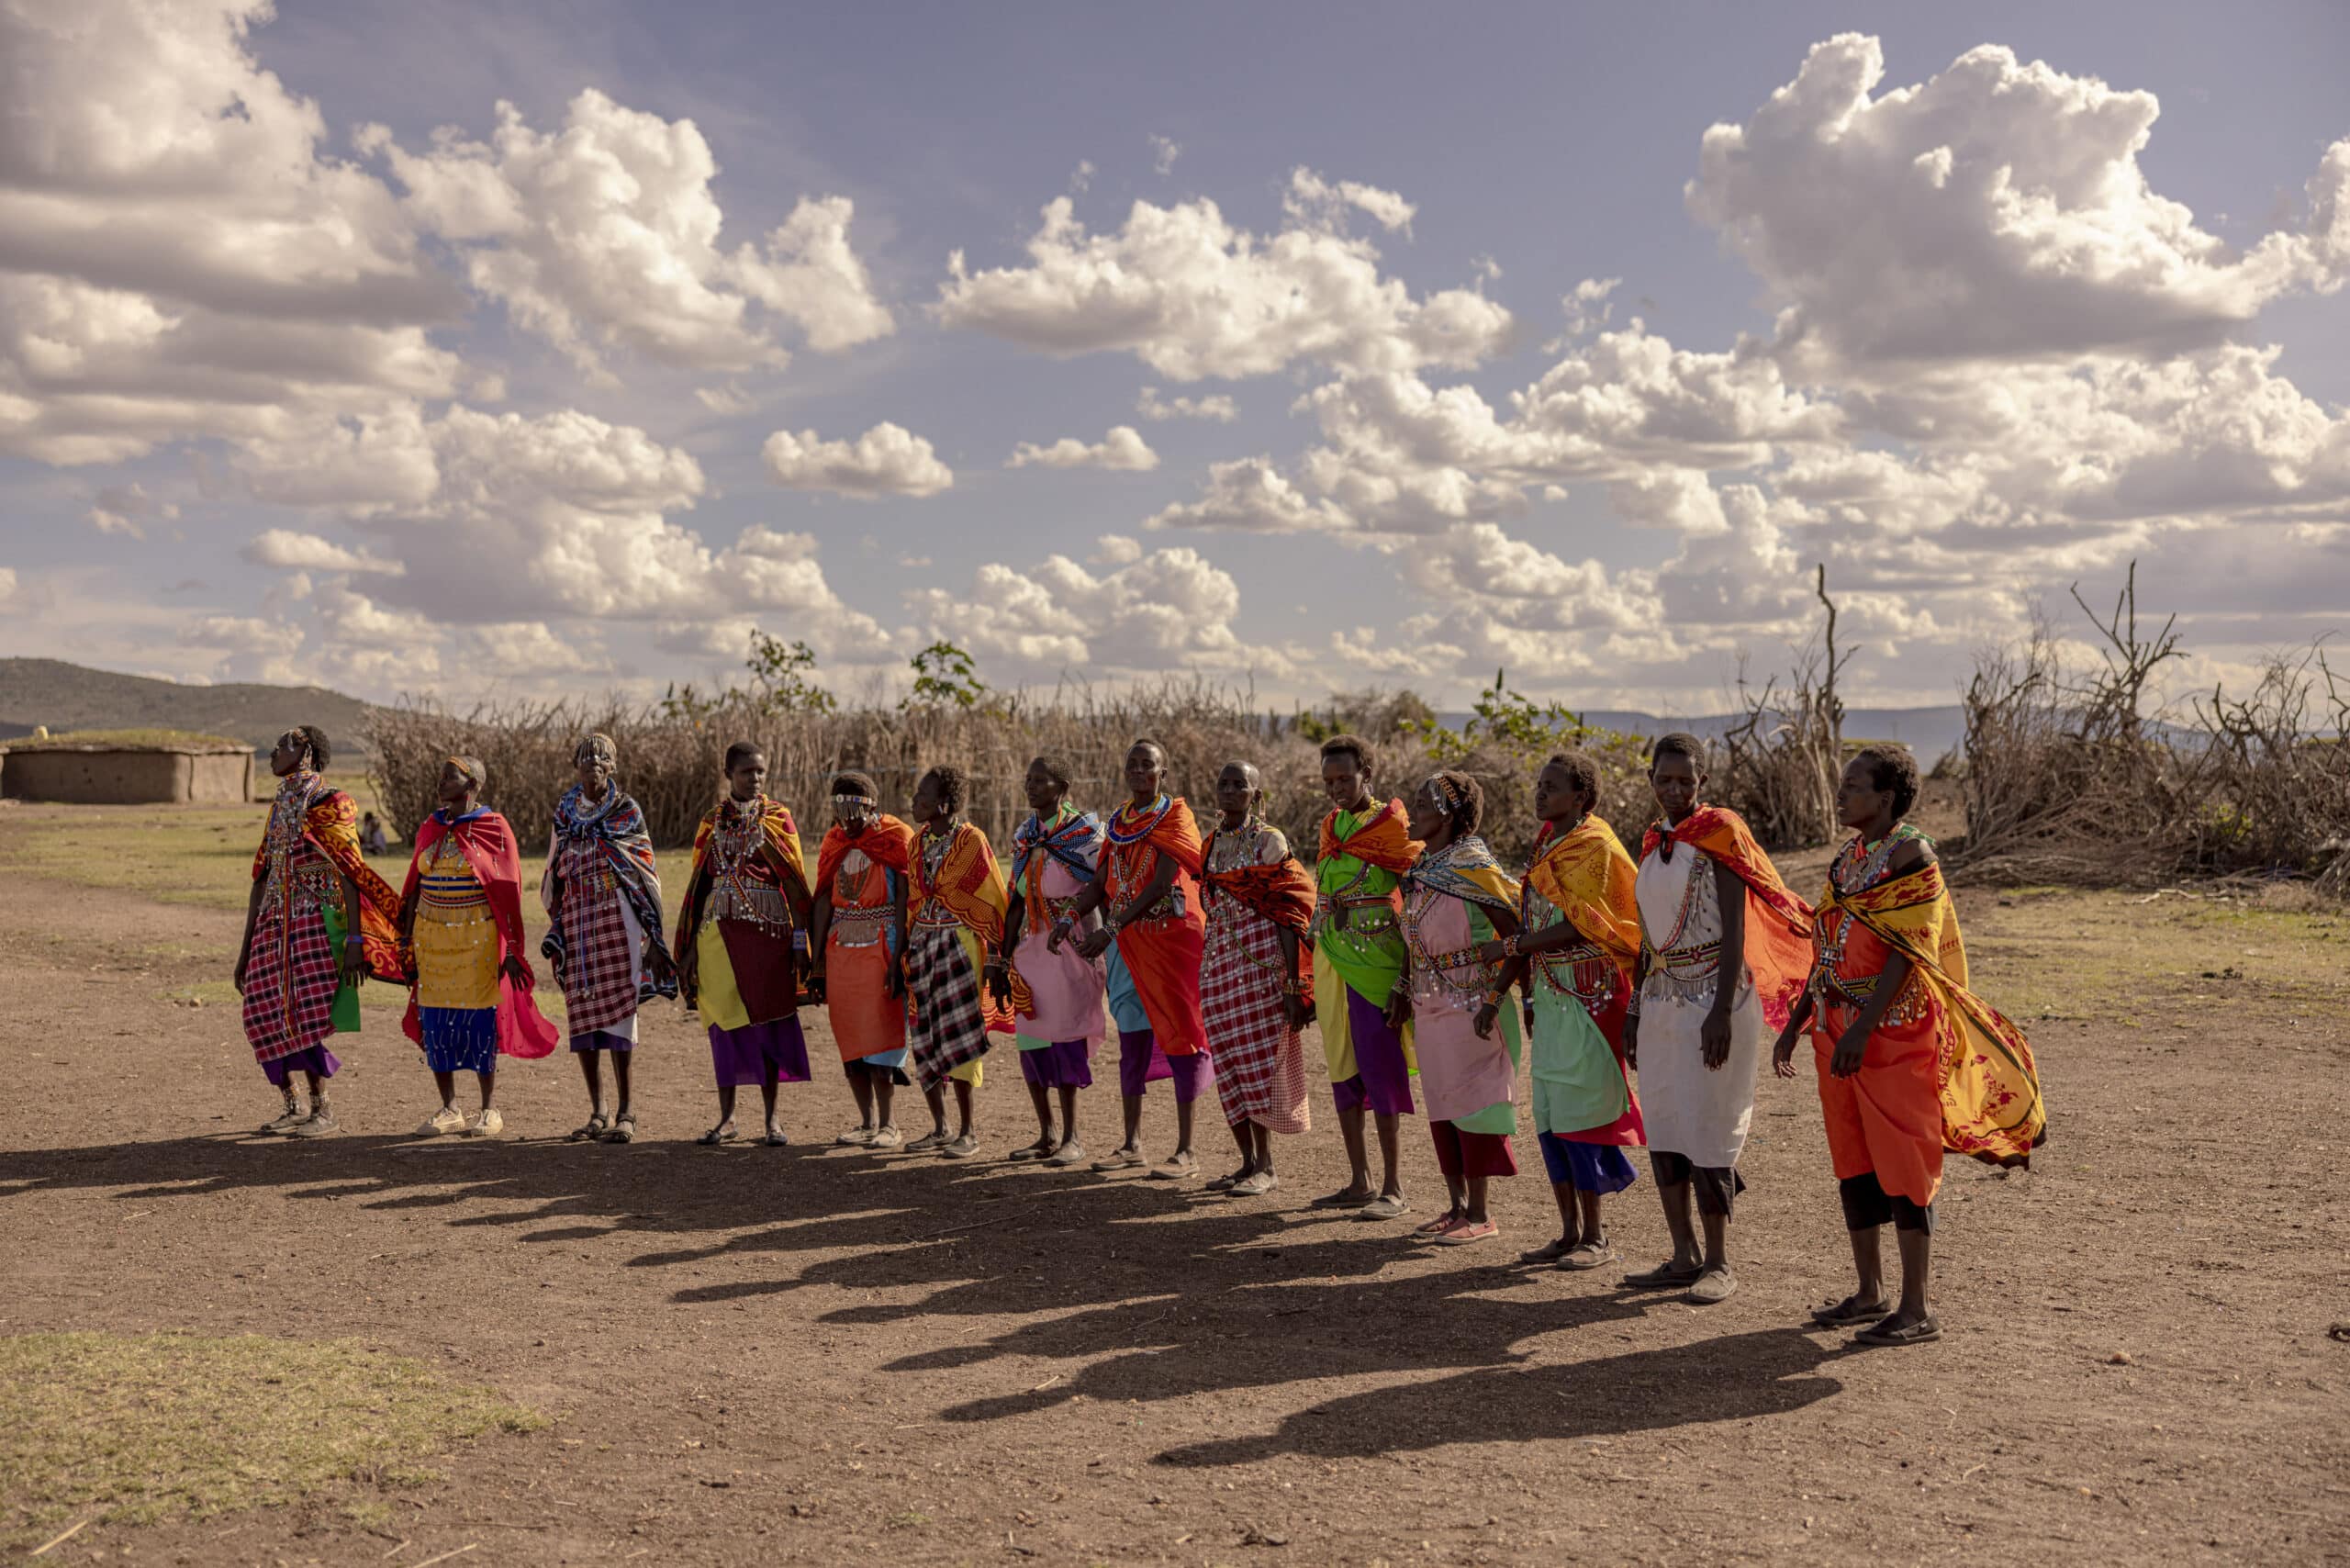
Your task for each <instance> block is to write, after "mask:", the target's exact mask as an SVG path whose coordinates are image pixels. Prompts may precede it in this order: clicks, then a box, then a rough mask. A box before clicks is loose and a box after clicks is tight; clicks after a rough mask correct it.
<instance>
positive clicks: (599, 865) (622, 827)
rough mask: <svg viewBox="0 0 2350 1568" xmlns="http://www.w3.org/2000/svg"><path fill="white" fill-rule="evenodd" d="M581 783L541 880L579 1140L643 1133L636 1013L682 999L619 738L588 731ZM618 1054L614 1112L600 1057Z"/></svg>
mask: <svg viewBox="0 0 2350 1568" xmlns="http://www.w3.org/2000/svg"><path fill="white" fill-rule="evenodd" d="M571 763H572V767H574V768H575V769H576V771H577V773H578V775H579V782H578V783H576V784H575V785H573V786H572V787H571V788H570V789H568V790H565V791H564V792H563V799H561V800H560V801H556V802H555V807H554V831H553V832H552V833H550V834H548V835H547V868H546V873H545V875H544V876H543V877H541V878H540V879H539V902H541V903H542V904H543V905H545V906H546V912H547V934H546V935H545V936H543V937H542V938H541V939H540V941H539V952H540V953H541V954H542V955H543V957H544V958H546V960H547V961H548V962H549V963H551V964H553V965H554V972H555V978H556V979H558V980H561V981H562V982H563V1004H564V1013H565V1023H566V1024H567V1025H569V1027H570V1030H571V1050H572V1054H573V1055H575V1056H576V1057H577V1058H579V1070H580V1075H581V1076H582V1077H584V1078H585V1079H586V1080H587V1081H588V1120H587V1122H586V1123H585V1124H584V1125H583V1126H579V1127H578V1128H576V1130H574V1131H573V1133H572V1135H571V1137H572V1141H574V1142H586V1141H588V1140H590V1139H594V1138H602V1139H604V1140H605V1141H607V1142H609V1143H627V1142H629V1141H630V1140H631V1139H632V1138H634V1137H636V1103H635V1102H634V1101H633V1100H632V1099H631V1098H630V1096H629V1065H630V1062H631V1060H632V1053H633V1052H634V1050H635V1048H636V1010H637V1008H638V1006H639V1005H640V1004H642V1003H643V1002H649V1001H651V1000H652V999H653V998H654V997H656V996H675V995H677V965H676V964H675V963H674V962H672V961H671V959H670V958H669V945H668V941H667V939H666V935H665V933H666V930H667V924H666V922H665V921H664V920H663V919H662V917H661V877H660V873H659V872H658V871H657V870H655V867H654V861H653V838H652V835H651V834H647V833H646V832H645V830H644V813H643V812H642V811H640V810H638V809H637V804H636V802H635V801H632V800H631V799H630V798H629V796H628V795H627V794H626V793H625V792H624V791H623V790H621V787H620V784H619V782H618V781H617V780H616V779H614V778H613V777H612V774H613V772H614V770H615V769H617V768H618V767H619V766H620V751H619V748H618V747H616V746H614V745H612V739H611V737H610V735H601V734H597V735H589V736H588V738H587V739H585V740H583V741H581V742H580V743H579V745H578V746H577V747H576V748H575V749H574V751H573V752H572V756H571ZM603 1051H609V1052H610V1053H611V1058H612V1088H613V1092H615V1094H616V1095H617V1096H618V1098H619V1104H618V1106H617V1108H616V1113H615V1114H614V1115H613V1116H612V1117H610V1118H609V1119H608V1118H607V1117H606V1116H605V1114H604V1075H603V1070H602V1068H601V1067H600V1065H599V1063H600V1061H601V1059H602V1058H600V1057H599V1055H598V1053H599V1052H603Z"/></svg>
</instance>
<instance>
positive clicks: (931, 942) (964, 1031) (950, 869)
mask: <svg viewBox="0 0 2350 1568" xmlns="http://www.w3.org/2000/svg"><path fill="white" fill-rule="evenodd" d="M968 789H969V782H968V779H967V778H965V777H964V774H963V770H962V769H961V768H959V767H945V766H941V767H934V768H932V769H931V770H930V771H929V772H927V773H925V774H923V776H922V779H921V781H920V782H919V783H917V784H916V785H915V786H914V820H915V821H916V822H918V823H921V824H922V837H921V839H920V840H919V841H918V842H917V843H916V844H915V846H914V854H913V868H912V875H911V876H910V877H909V878H908V880H909V882H910V883H911V884H912V885H911V886H910V887H909V888H908V890H907V894H906V909H905V911H904V912H903V913H902V914H901V918H902V919H905V920H907V921H909V922H910V923H911V924H912V931H911V933H909V934H902V935H903V936H904V939H903V941H902V942H901V951H902V952H903V953H904V954H905V960H904V964H905V985H904V989H905V993H906V997H907V999H908V1001H909V1002H910V1003H911V1005H912V1012H913V1025H912V1029H911V1030H910V1032H909V1033H910V1035H911V1040H910V1044H911V1045H912V1050H913V1062H914V1081H915V1082H917V1083H919V1084H920V1085H922V1093H923V1100H924V1101H925V1102H927V1103H928V1104H929V1106H930V1120H931V1129H930V1131H929V1132H927V1133H925V1134H923V1136H922V1137H918V1138H916V1139H914V1141H913V1142H912V1143H910V1144H908V1145H906V1152H907V1153H909V1154H912V1153H917V1152H920V1151H923V1150H926V1149H935V1150H936V1151H937V1152H938V1154H939V1155H940V1156H941V1158H943V1159H969V1158H970V1157H971V1156H972V1155H974V1154H977V1153H978V1152H979V1134H978V1132H977V1131H976V1130H975V1129H974V1128H973V1126H972V1123H971V1109H972V1103H973V1099H974V1096H975V1094H976V1092H977V1091H978V1089H979V1082H980V1073H981V1069H982V1063H981V1061H980V1058H982V1057H984V1056H986V1055H987V1050H988V1046H989V1045H990V1041H989V1039H988V1036H989V1035H990V1033H995V1034H1003V1035H1009V1034H1011V1033H1012V1014H1011V1013H1010V1012H1009V1011H1007V1010H1006V1009H1004V1008H1003V1007H1002V1006H1001V1005H999V1006H997V1007H994V1008H992V1009H991V1008H990V1007H989V1006H988V1004H987V1002H986V1001H985V1000H984V998H983V997H982V996H981V995H980V989H979V971H980V970H981V969H984V968H985V967H986V964H987V955H988V952H989V950H990V949H991V948H993V947H995V946H997V945H999V944H1000V943H1002V940H1003V917H1004V913H1005V908H1006V906H1007V904H1008V903H1009V902H1010V897H1009V894H1008V893H1007V891H1006V890H1005V888H1004V882H1003V870H1002V868H1001V867H999V866H998V865H997V864H996V861H995V850H994V849H993V848H992V847H991V846H990V845H989V844H988V835H987V834H984V833H982V832H980V831H979V828H978V826H977V825H976V824H974V823H967V822H962V821H959V820H958V818H959V817H960V815H961V812H962V810H963V801H964V797H965V794H966V792H967V791H968ZM948 1081H952V1082H953V1083H954V1085H955V1112H956V1117H957V1125H956V1129H955V1132H954V1133H953V1135H952V1136H950V1135H949V1134H948V1133H947V1131H946V1090H945V1088H944V1087H943V1086H944V1085H945V1084H946V1083H947V1082H948Z"/></svg>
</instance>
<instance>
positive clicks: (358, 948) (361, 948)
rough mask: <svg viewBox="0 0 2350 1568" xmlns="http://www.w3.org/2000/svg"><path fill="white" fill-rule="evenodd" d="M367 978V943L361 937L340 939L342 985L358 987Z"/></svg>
mask: <svg viewBox="0 0 2350 1568" xmlns="http://www.w3.org/2000/svg"><path fill="white" fill-rule="evenodd" d="M366 978H367V941H366V938H364V937H362V936H346V937H344V938H343V939H342V983H343V984H345V985H358V984H360V983H361V982H363V981H364V980H366Z"/></svg>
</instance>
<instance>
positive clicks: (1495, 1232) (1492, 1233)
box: [1437, 1219, 1502, 1247]
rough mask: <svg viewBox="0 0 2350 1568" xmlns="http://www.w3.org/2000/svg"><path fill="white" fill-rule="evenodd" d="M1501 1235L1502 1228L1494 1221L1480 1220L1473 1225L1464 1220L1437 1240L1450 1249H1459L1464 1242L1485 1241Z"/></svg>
mask: <svg viewBox="0 0 2350 1568" xmlns="http://www.w3.org/2000/svg"><path fill="white" fill-rule="evenodd" d="M1501 1233H1502V1227H1501V1226H1497V1225H1495V1224H1494V1222H1493V1221H1492V1220H1489V1219H1483V1220H1478V1221H1476V1222H1474V1223H1473V1224H1472V1222H1470V1221H1468V1220H1465V1219H1464V1220H1462V1221H1461V1222H1460V1224H1459V1225H1457V1226H1453V1227H1452V1228H1451V1229H1450V1230H1448V1231H1446V1232H1445V1233H1444V1234H1443V1235H1442V1236H1439V1237H1438V1238H1437V1239H1438V1241H1441V1242H1443V1243H1444V1244H1445V1245H1447V1246H1449V1247H1457V1246H1459V1245H1460V1243H1462V1242H1464V1241H1483V1240H1486V1239H1488V1238H1492V1237H1496V1236H1499V1235H1500V1234H1501Z"/></svg>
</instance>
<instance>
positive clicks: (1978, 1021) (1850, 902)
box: [1819, 865, 2048, 1165]
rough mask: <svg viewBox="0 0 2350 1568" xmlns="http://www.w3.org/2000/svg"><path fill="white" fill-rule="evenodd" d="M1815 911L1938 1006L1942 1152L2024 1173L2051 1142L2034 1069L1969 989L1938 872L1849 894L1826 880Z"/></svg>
mask: <svg viewBox="0 0 2350 1568" xmlns="http://www.w3.org/2000/svg"><path fill="white" fill-rule="evenodd" d="M1819 908H1820V909H1821V910H1822V911H1823V912H1824V911H1827V910H1830V909H1841V910H1842V911H1843V912H1844V913H1845V914H1846V915H1847V916H1848V917H1849V918H1851V919H1852V920H1855V921H1858V922H1859V923H1860V924H1862V925H1863V926H1864V927H1866V928H1867V929H1868V930H1869V931H1870V932H1872V933H1873V934H1874V935H1875V936H1876V938H1877V940H1878V941H1880V942H1883V943H1884V944H1885V945H1886V946H1887V947H1889V948H1891V949H1892V950H1893V951H1895V952H1897V953H1899V954H1901V955H1902V956H1903V957H1905V958H1908V960H1909V962H1910V963H1911V965H1912V966H1913V969H1912V973H1913V974H1914V976H1915V977H1916V978H1915V980H1913V981H1912V983H1914V984H1918V985H1922V986H1925V987H1927V988H1928V989H1929V990H1930V991H1931V992H1932V993H1933V997H1934V1000H1935V1001H1937V1002H1941V1003H1942V1008H1941V1019H1942V1022H1941V1026H1940V1046H1941V1050H1940V1062H1939V1068H1938V1073H1937V1076H1938V1077H1939V1078H1940V1080H1941V1083H1942V1143H1943V1145H1944V1147H1946V1148H1951V1149H1953V1150H1955V1151H1956V1152H1958V1153H1960V1154H1971V1155H1973V1156H1974V1157H1975V1159H1980V1160H1983V1161H1985V1162H1986V1163H1988V1164H1992V1165H2030V1164H2031V1151H2032V1150H2033V1149H2035V1148H2039V1147H2040V1145H2041V1144H2042V1143H2043V1142H2045V1141H2046V1139H2047V1137H2048V1113H2047V1107H2046V1106H2045V1105H2044V1104H2043V1103H2042V1100H2041V1096H2040V1070H2039V1068H2038V1066H2037V1065H2036V1064H2035V1063H2034V1061H2033V1059H2032V1055H2031V1044H2030V1043H2029V1042H2027V1041H2026V1040H2025V1039H2024V1037H2023V1031H2022V1030H2020V1029H2019V1028H2017V1027H2016V1026H2015V1025H2013V1024H2012V1023H2010V1022H2009V1021H2008V1019H2007V1018H2006V1017H2004V1016H2003V1015H2001V1014H2000V1013H1999V1012H1998V1010H1997V1009H1996V1008H1994V1007H1992V1006H1991V1004H1990V1003H1988V1002H1985V1001H1984V1000H1983V999H1982V998H1980V997H1978V996H1976V995H1975V993H1974V992H1973V991H1969V990H1967V989H1966V943H1965V940H1964V938H1963V937H1962V936H1961V935H1959V930H1958V910H1957V907H1956V906H1955V905H1953V903H1952V902H1951V899H1950V893H1949V890H1947V889H1945V888H1944V887H1943V885H1942V868H1941V867H1940V866H1939V865H1927V866H1921V867H1919V868H1918V869H1917V870H1915V871H1908V872H1904V873H1902V874H1901V875H1899V876H1895V877H1888V878H1886V879H1885V880H1884V881H1881V882H1879V883H1877V884H1876V885H1875V886H1874V887H1872V888H1869V889H1867V890H1864V891H1861V892H1854V893H1844V892H1839V891H1838V890H1837V889H1836V884H1835V882H1834V880H1833V879H1830V882H1829V884H1828V887H1827V889H1826V890H1825V891H1823V892H1822V893H1821V895H1820V901H1819Z"/></svg>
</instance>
